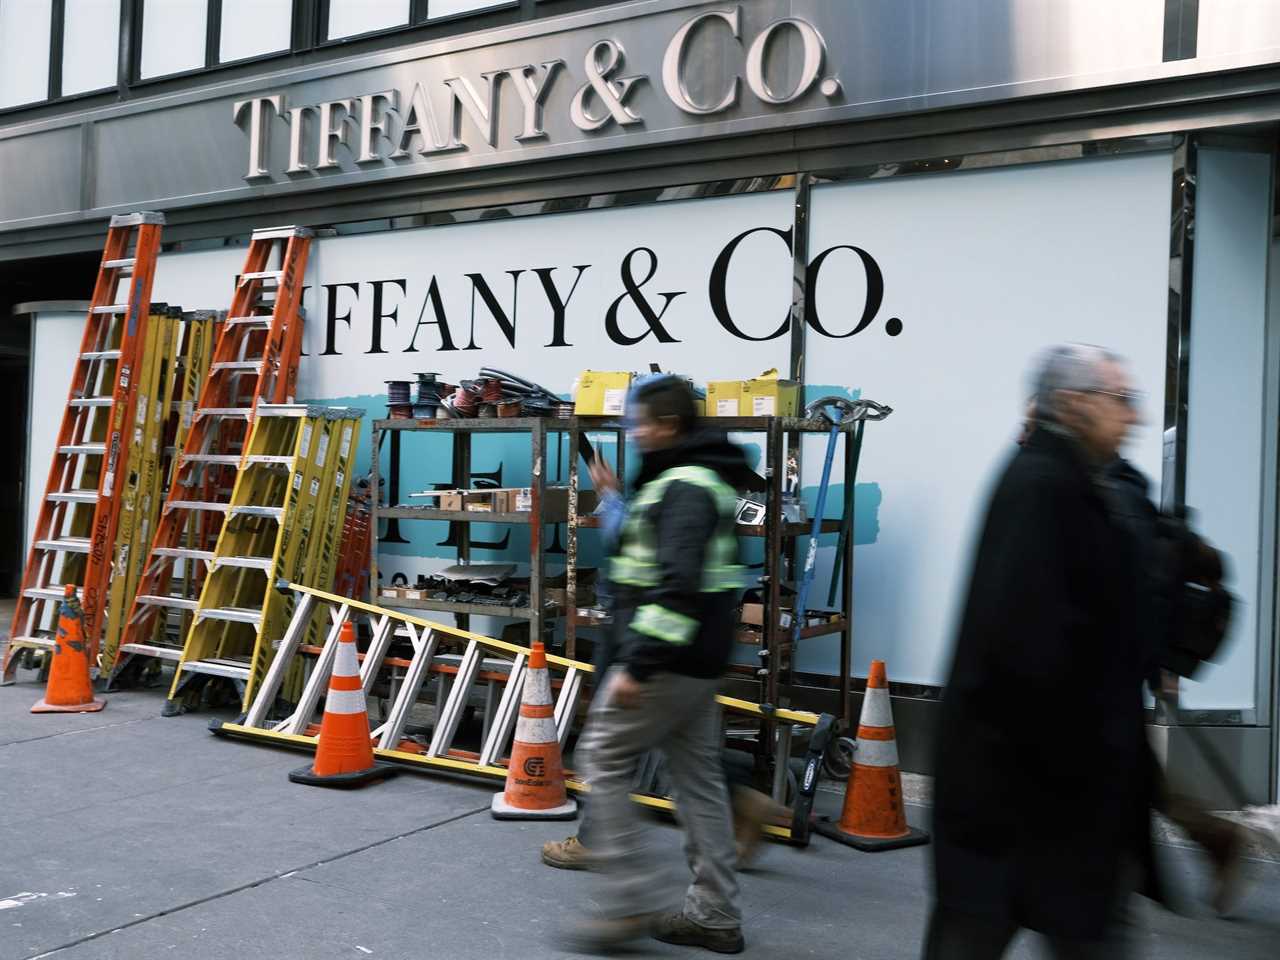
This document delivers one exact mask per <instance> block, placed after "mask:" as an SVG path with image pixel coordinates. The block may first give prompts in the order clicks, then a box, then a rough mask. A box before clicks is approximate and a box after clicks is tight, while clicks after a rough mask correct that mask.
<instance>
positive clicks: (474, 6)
mask: <svg viewBox="0 0 1280 960" xmlns="http://www.w3.org/2000/svg"><path fill="white" fill-rule="evenodd" d="M510 2H511V0H430V2H429V3H428V4H427V18H428V19H430V20H439V19H440V18H441V17H454V16H457V15H458V14H460V13H475V12H476V11H479V10H487V9H488V8H490V7H502V6H506V5H507V4H509V3H510Z"/></svg>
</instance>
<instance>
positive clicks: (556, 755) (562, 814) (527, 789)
mask: <svg viewBox="0 0 1280 960" xmlns="http://www.w3.org/2000/svg"><path fill="white" fill-rule="evenodd" d="M489 811H490V812H491V813H492V814H493V817H494V819H495V820H572V819H573V818H574V817H576V816H577V815H578V803H577V801H576V800H571V799H569V797H568V796H567V794H566V793H565V789H564V764H563V762H562V761H561V757H560V737H559V735H558V734H557V733H556V721H555V707H554V706H553V705H552V702H551V673H550V671H548V670H547V650H546V647H544V646H543V644H542V641H540V640H539V641H535V642H534V644H533V648H532V650H531V652H530V654H529V666H528V669H527V670H526V671H525V678H524V689H523V690H522V691H521V697H520V720H519V722H518V723H517V724H516V736H515V742H514V743H513V744H512V746H511V760H510V762H509V763H508V764H507V786H506V789H505V790H503V792H502V793H496V794H494V795H493V803H492V804H491V805H490V807H489Z"/></svg>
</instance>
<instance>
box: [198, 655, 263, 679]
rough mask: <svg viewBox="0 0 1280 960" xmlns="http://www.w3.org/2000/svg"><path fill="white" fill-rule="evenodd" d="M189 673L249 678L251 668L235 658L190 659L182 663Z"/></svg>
mask: <svg viewBox="0 0 1280 960" xmlns="http://www.w3.org/2000/svg"><path fill="white" fill-rule="evenodd" d="M182 669H183V670H184V671H185V672H187V673H207V674H209V675H211V676H214V677H231V678H234V679H236V680H248V679H249V668H248V667H246V666H242V665H241V664H238V663H236V662H235V661H233V660H188V661H187V662H186V663H184V664H183V665H182Z"/></svg>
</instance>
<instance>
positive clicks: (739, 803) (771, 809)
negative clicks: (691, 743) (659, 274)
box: [542, 377, 791, 870]
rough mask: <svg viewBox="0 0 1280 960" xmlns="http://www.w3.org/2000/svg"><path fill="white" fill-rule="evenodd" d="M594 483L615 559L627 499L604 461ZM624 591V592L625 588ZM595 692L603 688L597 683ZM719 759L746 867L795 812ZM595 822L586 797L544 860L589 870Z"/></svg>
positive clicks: (600, 670) (599, 667)
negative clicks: (772, 830)
mask: <svg viewBox="0 0 1280 960" xmlns="http://www.w3.org/2000/svg"><path fill="white" fill-rule="evenodd" d="M649 379H651V378H650V377H645V378H642V379H641V380H639V381H638V382H637V384H636V388H637V389H642V388H643V386H644V384H645V383H646V382H647V381H648V380H649ZM591 471H592V478H593V484H594V486H595V489H596V493H597V495H598V498H599V506H598V507H597V509H596V514H597V515H598V516H599V517H600V521H601V522H600V529H601V533H602V535H603V540H604V548H605V554H606V556H608V557H613V556H615V555H616V554H617V552H618V549H619V546H620V545H621V540H622V529H623V526H624V524H625V523H626V513H627V508H626V502H625V500H624V499H623V496H622V493H621V490H620V484H619V481H618V478H617V477H616V476H615V475H614V473H613V471H612V470H610V469H609V467H608V465H607V464H605V463H603V462H602V461H600V460H598V459H597V460H594V461H592V463H591ZM729 479H730V481H731V482H732V485H733V486H734V487H743V488H753V487H755V486H758V485H759V482H760V481H759V480H758V477H757V476H756V475H754V471H746V472H742V471H739V470H735V472H734V476H733V477H730V478H729ZM624 594H625V591H624ZM597 596H598V597H599V599H600V601H601V602H602V603H603V604H604V605H605V608H606V609H609V610H610V611H611V612H613V610H612V607H613V590H612V589H611V588H610V587H609V585H608V578H607V577H602V578H601V580H600V583H599V587H598V590H597ZM624 634H625V625H624V624H622V623H621V618H619V617H615V618H614V625H613V626H612V627H610V628H609V631H608V633H607V635H606V636H604V637H602V638H601V639H600V640H599V641H597V642H596V643H595V644H594V646H593V650H592V658H591V662H592V666H593V667H595V675H596V676H597V677H603V676H604V675H605V674H606V673H607V672H608V670H609V667H610V666H611V665H612V664H613V663H614V662H615V660H616V657H617V654H618V651H619V649H620V647H621V645H622V639H623V637H622V636H621V635H624ZM596 686H597V692H599V689H600V687H601V685H600V684H597V685H596ZM721 762H722V764H723V768H724V775H725V781H726V783H727V784H728V785H729V797H730V803H731V804H732V809H733V833H734V838H735V841H736V844H737V864H738V868H739V869H744V868H746V867H748V866H750V864H751V863H752V861H753V860H754V858H755V854H756V852H757V850H758V849H759V846H760V841H761V840H762V839H763V835H764V825H765V824H767V823H776V824H786V823H788V822H789V818H790V814H791V811H790V810H788V809H787V808H786V807H784V806H783V805H782V804H780V803H777V802H776V801H775V800H774V799H773V798H772V797H770V796H769V795H768V794H766V793H762V792H761V791H759V790H756V789H755V788H754V787H753V786H752V785H751V782H750V776H749V775H747V774H746V772H745V771H743V770H742V769H741V767H739V766H736V765H734V764H732V763H730V762H729V757H728V756H727V751H725V752H722V754H721ZM594 828H595V825H594V823H593V822H592V817H591V801H590V799H589V798H588V799H587V800H586V802H585V803H583V805H582V819H581V821H580V825H579V827H578V832H577V833H576V834H574V835H573V836H570V837H567V838H565V839H564V840H548V841H547V842H546V843H544V844H543V845H542V862H543V863H545V864H546V865H547V866H549V867H555V868H556V869H558V870H590V869H592V867H593V865H594V859H595V858H594V856H593V854H592V849H591V847H592V843H593V841H592V840H591V835H592V834H593V832H594Z"/></svg>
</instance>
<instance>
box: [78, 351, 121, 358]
mask: <svg viewBox="0 0 1280 960" xmlns="http://www.w3.org/2000/svg"><path fill="white" fill-rule="evenodd" d="M80 359H81V360H119V359H120V351H119V350H91V351H89V352H88V353H82V354H80Z"/></svg>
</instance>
